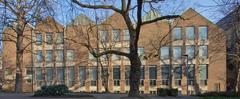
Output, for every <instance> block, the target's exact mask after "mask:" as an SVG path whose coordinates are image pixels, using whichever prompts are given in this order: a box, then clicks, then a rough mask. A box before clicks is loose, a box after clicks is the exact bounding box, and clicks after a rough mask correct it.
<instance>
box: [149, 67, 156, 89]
mask: <svg viewBox="0 0 240 99" xmlns="http://www.w3.org/2000/svg"><path fill="white" fill-rule="evenodd" d="M156 79H157V66H156V65H150V66H149V80H150V86H156Z"/></svg>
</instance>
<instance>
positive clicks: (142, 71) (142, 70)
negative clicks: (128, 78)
mask: <svg viewBox="0 0 240 99" xmlns="http://www.w3.org/2000/svg"><path fill="white" fill-rule="evenodd" d="M140 72H141V76H140V79H144V78H145V77H144V72H145V71H144V66H141V70H140Z"/></svg>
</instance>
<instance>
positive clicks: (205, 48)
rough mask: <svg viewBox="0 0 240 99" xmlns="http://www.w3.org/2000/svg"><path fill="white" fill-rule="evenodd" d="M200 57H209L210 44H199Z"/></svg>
mask: <svg viewBox="0 0 240 99" xmlns="http://www.w3.org/2000/svg"><path fill="white" fill-rule="evenodd" d="M199 57H200V58H202V59H206V58H207V57H208V46H205V45H204V46H199Z"/></svg>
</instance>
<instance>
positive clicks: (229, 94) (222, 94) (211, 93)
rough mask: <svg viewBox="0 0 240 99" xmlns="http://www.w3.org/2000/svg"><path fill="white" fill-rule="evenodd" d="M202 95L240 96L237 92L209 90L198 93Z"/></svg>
mask: <svg viewBox="0 0 240 99" xmlns="http://www.w3.org/2000/svg"><path fill="white" fill-rule="evenodd" d="M198 96H200V97H239V96H240V95H238V93H237V92H207V93H203V94H200V95H198Z"/></svg>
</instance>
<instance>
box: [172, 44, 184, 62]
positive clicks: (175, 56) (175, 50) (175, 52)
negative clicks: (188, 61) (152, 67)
mask: <svg viewBox="0 0 240 99" xmlns="http://www.w3.org/2000/svg"><path fill="white" fill-rule="evenodd" d="M181 56H182V48H181V47H173V59H181Z"/></svg>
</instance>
